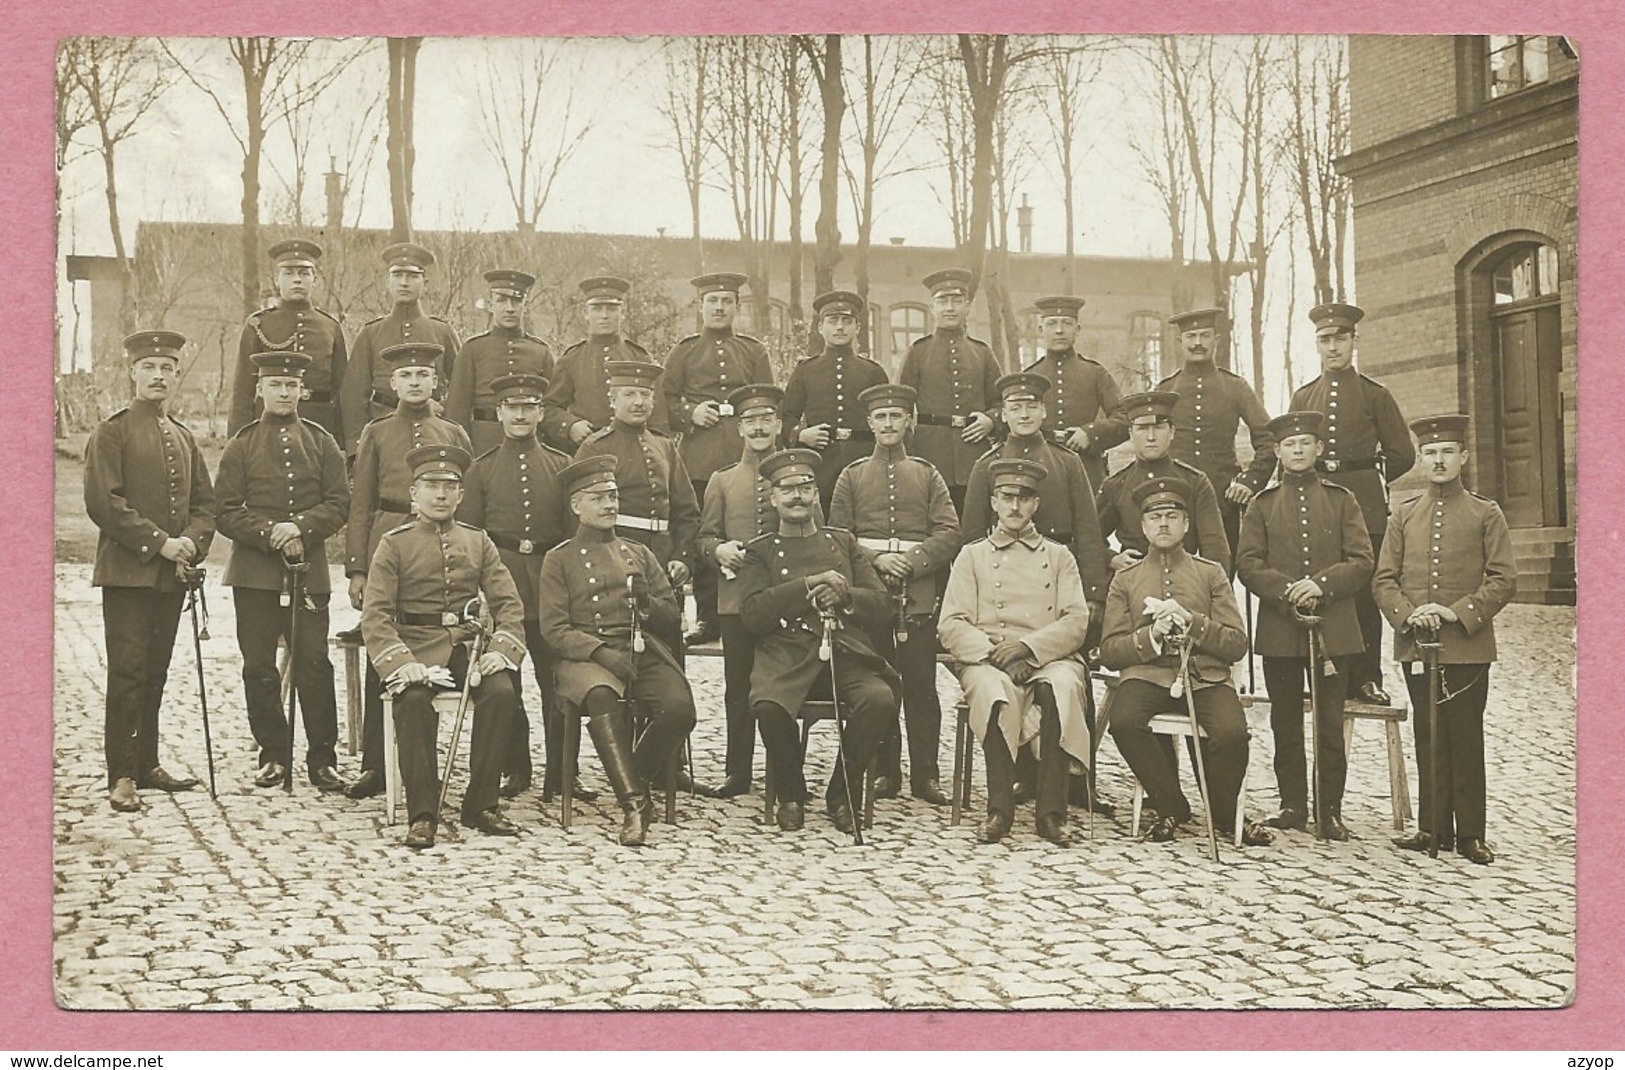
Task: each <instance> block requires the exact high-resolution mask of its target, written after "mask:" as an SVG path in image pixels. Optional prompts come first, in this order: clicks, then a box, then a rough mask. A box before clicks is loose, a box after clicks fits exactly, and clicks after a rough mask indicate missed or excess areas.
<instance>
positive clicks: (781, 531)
mask: <svg viewBox="0 0 1625 1070" xmlns="http://www.w3.org/2000/svg"><path fill="white" fill-rule="evenodd" d="M785 527H786V523H785V521H784V519H783V518H782V517H781V518H780V519H779V527H778V530H777V531H775V532H774V534H775V535H777V536H778V537H779V538H781V539H810V538H812V537H813V536H814V535H817V534H818V533H819V532H820V531H822V530H823V529H822V528H820V527H819V526H818V521H816V520H809V521H807V524H806V529H805V530H797V531H786V530H785Z"/></svg>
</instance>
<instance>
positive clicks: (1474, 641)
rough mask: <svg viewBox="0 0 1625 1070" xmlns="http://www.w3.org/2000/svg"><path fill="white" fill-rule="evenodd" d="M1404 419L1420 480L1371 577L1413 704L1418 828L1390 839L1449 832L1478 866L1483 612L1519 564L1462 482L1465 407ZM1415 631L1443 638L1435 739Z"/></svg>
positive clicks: (1444, 838)
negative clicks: (1438, 805) (1424, 484)
mask: <svg viewBox="0 0 1625 1070" xmlns="http://www.w3.org/2000/svg"><path fill="white" fill-rule="evenodd" d="M1411 430H1413V431H1415V432H1416V442H1417V447H1418V450H1419V452H1420V454H1421V467H1422V472H1423V474H1424V475H1425V476H1426V477H1427V480H1428V483H1429V487H1428V489H1427V490H1426V491H1424V492H1422V493H1421V494H1418V495H1415V496H1413V497H1410V498H1407V499H1405V500H1404V501H1402V502H1400V503H1399V504H1398V505H1396V506H1395V507H1394V510H1393V515H1391V516H1390V517H1389V518H1388V531H1387V533H1386V536H1385V537H1384V539H1383V542H1382V555H1381V556H1380V557H1379V558H1378V559H1377V572H1376V575H1375V576H1374V577H1373V578H1372V581H1371V589H1372V591H1373V592H1374V593H1375V594H1376V598H1377V605H1379V606H1381V607H1382V612H1383V616H1384V617H1386V618H1387V620H1388V623H1389V624H1390V625H1391V626H1392V627H1393V629H1394V660H1395V661H1397V662H1399V663H1400V664H1401V665H1402V666H1403V670H1404V674H1405V686H1406V688H1408V689H1409V691H1410V695H1411V709H1412V710H1414V711H1416V712H1415V714H1414V715H1413V718H1412V721H1411V726H1412V728H1413V729H1414V730H1415V733H1416V771H1417V780H1418V783H1419V789H1420V790H1419V793H1420V799H1419V802H1418V806H1417V815H1416V825H1417V831H1416V832H1415V833H1413V834H1412V835H1410V836H1408V837H1406V838H1404V839H1401V840H1395V841H1394V842H1395V843H1396V844H1397V845H1398V846H1400V847H1403V848H1405V849H1406V850H1408V851H1426V850H1427V849H1428V848H1429V846H1431V845H1432V844H1433V843H1434V842H1437V844H1438V847H1439V849H1440V850H1444V851H1448V850H1450V847H1451V845H1452V843H1454V845H1455V848H1456V852H1457V853H1458V854H1460V855H1461V856H1462V857H1463V858H1466V859H1468V860H1470V861H1472V862H1474V863H1477V864H1478V865H1488V864H1489V863H1491V862H1493V861H1495V852H1494V851H1493V850H1492V849H1491V848H1490V845H1489V843H1488V842H1486V840H1485V839H1484V825H1485V802H1484V798H1485V788H1484V706H1485V704H1486V703H1487V702H1488V701H1489V695H1490V662H1492V661H1494V660H1495V624H1494V618H1495V615H1496V614H1497V613H1499V612H1501V610H1503V609H1505V608H1506V605H1507V603H1508V602H1510V601H1512V596H1513V595H1514V594H1515V593H1516V592H1517V584H1518V564H1517V560H1516V559H1515V558H1514V557H1513V554H1512V533H1511V532H1510V531H1509V530H1508V529H1507V521H1506V517H1505V516H1504V515H1503V514H1502V513H1501V507H1500V506H1499V505H1497V504H1495V503H1494V502H1492V501H1490V500H1489V499H1488V498H1480V497H1479V496H1478V495H1476V494H1473V493H1472V492H1470V491H1469V490H1467V488H1466V487H1465V486H1463V485H1462V481H1461V469H1462V466H1463V465H1464V464H1466V463H1467V417H1465V416H1457V415H1446V416H1428V417H1424V418H1422V419H1420V420H1414V421H1412V422H1411ZM1418 632H1435V633H1437V636H1438V642H1439V643H1440V644H1441V645H1442V647H1443V649H1442V650H1441V652H1440V655H1439V665H1440V671H1441V674H1442V677H1443V679H1442V682H1441V683H1440V686H1439V706H1438V719H1439V738H1438V739H1433V738H1432V737H1431V736H1430V735H1429V732H1430V728H1429V725H1428V714H1427V708H1428V692H1429V688H1428V678H1427V674H1426V673H1425V672H1423V671H1422V665H1421V664H1420V660H1421V654H1420V652H1419V651H1418V649H1417V646H1416V641H1417V633H1418ZM1435 747H1437V748H1438V752H1437V757H1435V751H1434V748H1435ZM1435 772H1437V774H1438V776H1439V778H1440V780H1439V785H1440V786H1439V788H1438V789H1436V788H1435V787H1434V774H1435ZM1436 790H1437V791H1438V792H1439V793H1440V794H1442V795H1443V799H1442V801H1443V802H1444V806H1443V808H1442V809H1441V810H1436V809H1435V806H1434V795H1435V791H1436ZM1435 837H1437V840H1436V841H1435Z"/></svg>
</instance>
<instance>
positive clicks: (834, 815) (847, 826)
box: [829, 802, 857, 836]
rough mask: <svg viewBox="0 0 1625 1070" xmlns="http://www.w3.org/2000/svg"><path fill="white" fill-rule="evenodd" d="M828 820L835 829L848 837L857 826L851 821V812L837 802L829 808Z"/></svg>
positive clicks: (842, 803)
mask: <svg viewBox="0 0 1625 1070" xmlns="http://www.w3.org/2000/svg"><path fill="white" fill-rule="evenodd" d="M829 819H830V820H831V821H832V822H834V823H835V827H836V828H837V829H839V830H840V831H842V832H844V833H846V834H847V835H848V836H850V835H852V833H853V831H854V830H856V828H857V825H855V824H854V823H853V821H852V811H851V810H849V809H847V805H846V803H844V802H838V803H836V804H835V805H834V806H831V807H830V808H829Z"/></svg>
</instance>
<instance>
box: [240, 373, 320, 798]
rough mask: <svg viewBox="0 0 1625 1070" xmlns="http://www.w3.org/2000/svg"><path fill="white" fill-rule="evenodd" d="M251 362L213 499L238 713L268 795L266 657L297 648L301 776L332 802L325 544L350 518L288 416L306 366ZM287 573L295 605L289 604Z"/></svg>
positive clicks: (283, 751)
mask: <svg viewBox="0 0 1625 1070" xmlns="http://www.w3.org/2000/svg"><path fill="white" fill-rule="evenodd" d="M251 359H252V363H253V365H254V368H255V369H256V370H257V371H258V373H259V387H258V397H259V399H260V403H261V406H262V409H263V411H262V412H261V414H260V418H259V419H258V420H255V421H253V422H251V423H249V424H247V425H246V426H244V427H243V429H242V430H240V431H238V432H237V434H236V435H234V436H232V439H231V441H230V442H228V443H226V450H225V452H224V453H223V454H221V457H220V471H219V473H218V477H217V479H216V481H215V492H216V496H217V497H218V498H219V501H220V516H219V527H220V533H221V534H222V535H225V536H226V537H227V538H229V539H231V557H230V559H229V562H228V564H227V565H226V577H225V583H226V586H227V587H230V588H231V590H232V602H233V604H234V606H235V608H236V611H237V614H236V615H237V648H238V649H239V650H240V651H241V652H242V655H243V704H244V705H246V706H247V707H248V727H249V730H250V731H251V732H252V733H253V734H254V742H255V743H257V744H258V745H259V762H260V768H259V772H258V774H257V775H256V776H255V777H254V783H255V784H256V785H257V786H259V787H262V788H269V787H272V786H274V785H277V784H280V783H282V780H283V776H284V774H285V773H286V772H287V766H286V765H285V764H284V763H286V762H287V761H288V760H289V758H290V754H289V749H288V746H289V740H288V732H289V729H290V728H291V726H290V725H289V724H288V721H287V718H286V717H285V716H284V715H283V711H282V706H281V701H280V699H281V680H280V679H279V678H278V675H277V668H276V648H277V641H278V640H279V639H292V638H297V639H298V648H297V649H295V650H293V652H292V660H293V686H294V689H295V692H296V694H297V697H298V702H299V709H300V710H301V711H302V712H303V714H304V722H305V770H306V772H307V774H308V775H309V777H310V782H311V783H312V784H314V785H315V786H316V787H318V788H320V789H321V790H322V791H328V792H332V791H343V790H344V789H345V788H346V787H347V785H346V784H345V782H344V781H343V780H342V779H340V777H339V775H338V771H337V769H336V768H335V766H336V765H337V764H338V753H337V751H336V750H335V746H336V744H337V742H338V703H337V700H336V698H335V696H334V694H333V663H332V661H331V660H329V658H328V655H327V631H328V615H327V607H328V601H329V600H330V598H331V597H332V589H333V581H332V579H331V577H330V576H329V575H328V570H327V550H326V545H327V540H328V538H329V537H331V536H332V535H334V534H335V533H336V532H337V531H338V530H339V528H341V527H343V526H344V522H345V520H346V519H347V518H348V516H349V513H350V484H349V480H348V479H346V477H345V472H344V452H343V450H341V449H340V448H339V444H338V443H337V442H336V441H334V439H333V436H332V435H330V434H328V433H327V431H326V429H324V428H323V427H321V426H320V425H319V424H316V423H314V422H313V421H310V420H306V419H303V418H301V417H300V416H299V414H298V408H299V395H300V393H301V390H302V387H303V383H304V376H305V374H306V373H307V372H308V371H309V369H310V357H309V356H307V355H305V354H304V353H298V352H292V351H284V352H278V353H256V354H255V355H254V356H253V357H252V358H251ZM295 570H298V571H297V576H298V587H299V589H300V592H301V597H300V599H299V604H298V605H292V604H291V601H292V595H293V588H294V586H295V584H294V578H295V574H296V573H295ZM296 613H297V614H298V615H299V620H298V628H297V629H295V628H294V627H293V624H294V622H293V616H294V614H296ZM295 630H297V632H298V635H297V636H296V637H295V636H293V635H292V634H291V633H292V632H294V631H295Z"/></svg>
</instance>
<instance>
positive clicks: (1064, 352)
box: [1044, 346, 1078, 361]
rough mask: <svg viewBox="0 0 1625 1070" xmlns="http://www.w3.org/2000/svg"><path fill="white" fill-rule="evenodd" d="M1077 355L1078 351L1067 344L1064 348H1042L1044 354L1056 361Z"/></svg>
mask: <svg viewBox="0 0 1625 1070" xmlns="http://www.w3.org/2000/svg"><path fill="white" fill-rule="evenodd" d="M1077 355H1078V351H1077V350H1075V349H1073V348H1072V347H1071V346H1067V347H1066V348H1065V349H1046V350H1044V356H1046V357H1049V358H1050V359H1051V360H1057V361H1062V360H1065V359H1066V358H1068V357H1075V356H1077Z"/></svg>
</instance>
